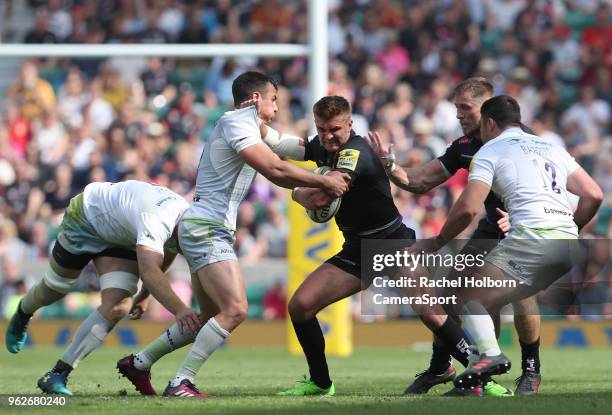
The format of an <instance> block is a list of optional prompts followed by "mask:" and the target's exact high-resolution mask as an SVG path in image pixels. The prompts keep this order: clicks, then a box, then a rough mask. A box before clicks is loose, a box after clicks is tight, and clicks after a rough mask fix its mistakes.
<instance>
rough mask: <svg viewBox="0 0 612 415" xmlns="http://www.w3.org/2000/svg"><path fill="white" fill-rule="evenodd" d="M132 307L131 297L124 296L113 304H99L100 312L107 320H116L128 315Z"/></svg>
mask: <svg viewBox="0 0 612 415" xmlns="http://www.w3.org/2000/svg"><path fill="white" fill-rule="evenodd" d="M131 308H132V299H131V298H124V299H123V300H121V301H119V302H117V303H114V304H104V303H102V305H101V306H100V314H102V316H103V317H104V318H106V319H107V320H109V321H114V322H117V321H119V320H121V319H122V318H124V317H125V316H127V315H128V313H129V312H130V309H131Z"/></svg>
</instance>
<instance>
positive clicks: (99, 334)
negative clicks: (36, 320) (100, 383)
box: [61, 310, 115, 368]
mask: <svg viewBox="0 0 612 415" xmlns="http://www.w3.org/2000/svg"><path fill="white" fill-rule="evenodd" d="M114 326H115V323H113V322H111V321H108V320H107V319H105V318H104V317H102V315H101V314H100V313H99V312H98V310H95V311H94V312H93V313H91V314H90V315H89V317H87V318H86V319H85V321H83V322H82V323H81V325H80V326H79V328H78V329H77V331H76V333H74V337H73V338H72V342H71V343H70V346H68V349H66V351H65V352H64V354H63V355H62V358H61V360H62V361H63V362H66V363H68V364H69V365H70V366H72V367H73V368H75V367H76V366H77V365H78V364H79V362H80V361H81V360H83V359H84V358H85V357H86V356H87V355H88V354H89V353H91V352H92V351H93V350H94V349H95V348H96V347H98V346H100V345H101V344H102V342H104V339H105V338H106V335H107V334H108V333H109V332H110V331H111V330H112V329H113V327H114Z"/></svg>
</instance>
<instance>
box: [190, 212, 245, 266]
mask: <svg viewBox="0 0 612 415" xmlns="http://www.w3.org/2000/svg"><path fill="white" fill-rule="evenodd" d="M178 235H179V244H180V247H181V250H182V251H183V256H184V257H185V259H186V260H187V264H189V270H190V271H191V272H192V273H195V272H197V271H198V270H199V269H201V268H203V267H205V266H207V265H210V264H214V263H215V262H221V261H237V260H238V258H237V257H236V253H235V252H234V232H233V231H232V230H230V229H228V228H227V227H226V226H224V225H223V224H219V223H216V222H212V221H208V220H206V219H201V218H182V219H181V221H180V223H179V229H178Z"/></svg>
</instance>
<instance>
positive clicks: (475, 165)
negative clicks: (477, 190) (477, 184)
mask: <svg viewBox="0 0 612 415" xmlns="http://www.w3.org/2000/svg"><path fill="white" fill-rule="evenodd" d="M495 163H496V158H495V156H494V154H493V152H490V151H486V150H485V151H483V150H480V151H479V152H477V153H476V154H475V155H474V157H473V158H472V162H471V163H470V174H469V176H468V181H472V180H480V181H481V182H485V183H486V184H488V185H489V186H492V185H493V176H494V173H495Z"/></svg>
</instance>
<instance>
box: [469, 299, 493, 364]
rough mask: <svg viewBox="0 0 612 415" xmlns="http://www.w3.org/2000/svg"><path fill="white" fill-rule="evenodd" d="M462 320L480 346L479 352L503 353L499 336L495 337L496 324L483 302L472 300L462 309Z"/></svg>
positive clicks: (489, 354) (486, 353) (489, 353)
mask: <svg viewBox="0 0 612 415" xmlns="http://www.w3.org/2000/svg"><path fill="white" fill-rule="evenodd" d="M461 322H462V323H463V327H464V328H465V329H466V330H467V331H468V333H470V336H471V337H472V340H473V341H474V343H476V346H478V353H480V354H485V355H487V356H497V355H499V354H501V350H500V348H499V344H498V343H497V338H496V337H495V326H494V325H493V319H491V316H490V315H489V313H487V310H486V309H485V308H484V307H483V306H482V304H480V303H478V302H476V301H470V302H469V303H467V304H466V305H464V306H463V308H462V309H461Z"/></svg>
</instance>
